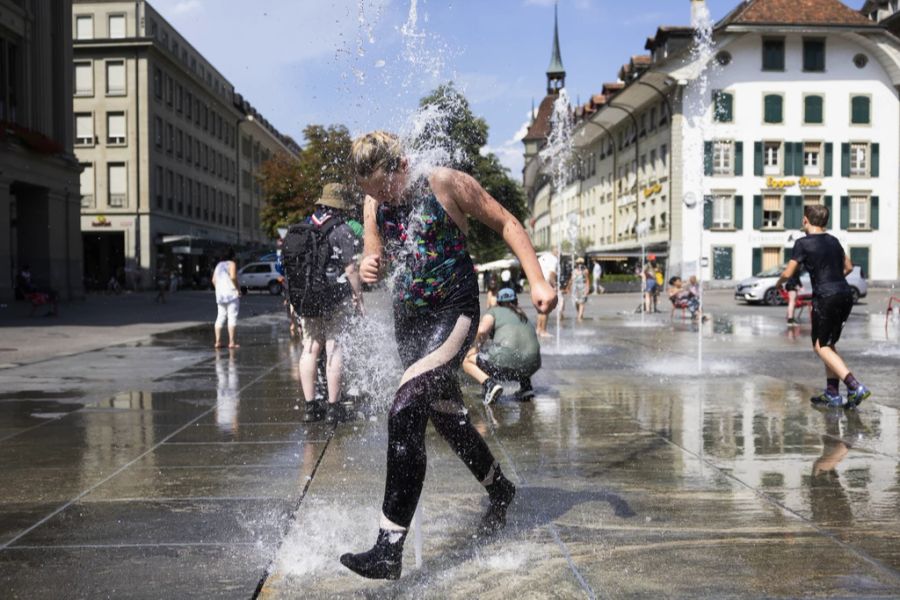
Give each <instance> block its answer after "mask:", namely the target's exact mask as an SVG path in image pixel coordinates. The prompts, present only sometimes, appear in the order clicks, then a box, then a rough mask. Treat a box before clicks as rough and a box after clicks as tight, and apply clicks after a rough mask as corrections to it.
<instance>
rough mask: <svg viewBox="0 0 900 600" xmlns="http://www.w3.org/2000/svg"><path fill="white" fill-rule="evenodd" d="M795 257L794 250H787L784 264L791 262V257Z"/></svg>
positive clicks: (784, 255)
mask: <svg viewBox="0 0 900 600" xmlns="http://www.w3.org/2000/svg"><path fill="white" fill-rule="evenodd" d="M793 255H794V249H793V248H785V249H784V253H783V254H782V256H783V257H784V262H787V261H789V260H791V256H793Z"/></svg>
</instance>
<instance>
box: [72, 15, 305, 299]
mask: <svg viewBox="0 0 900 600" xmlns="http://www.w3.org/2000/svg"><path fill="white" fill-rule="evenodd" d="M72 27H73V37H74V49H75V50H74V74H75V101H74V123H75V153H76V155H77V157H78V160H79V162H80V163H81V165H82V168H83V171H82V176H81V192H82V204H81V230H82V233H83V244H84V256H85V277H86V281H87V282H89V284H90V285H94V286H98V287H104V286H105V285H106V282H107V281H108V280H109V279H110V278H111V277H117V278H118V279H119V280H120V282H121V283H123V284H125V285H127V286H129V287H135V288H145V287H148V286H150V285H152V282H153V280H154V279H155V278H156V277H157V275H158V274H159V273H160V272H162V271H168V272H176V273H177V274H178V275H179V276H180V277H181V279H182V282H183V284H190V283H191V282H192V281H200V280H201V279H202V278H204V277H206V276H207V275H208V272H209V269H210V266H211V264H210V263H211V262H212V261H213V260H214V258H215V257H216V256H217V255H219V254H221V253H222V252H223V251H225V250H226V249H227V248H229V247H233V248H235V250H237V251H239V252H240V251H250V250H252V249H254V248H261V247H263V246H264V245H265V242H266V240H265V238H264V236H263V235H262V232H261V231H260V229H259V202H260V199H259V194H258V193H257V194H253V193H252V192H253V191H254V188H255V187H256V186H255V185H254V180H252V179H250V180H249V181H248V182H247V183H245V182H243V181H242V175H243V173H245V172H248V173H250V176H251V178H252V177H253V175H255V173H256V169H257V168H258V164H259V162H258V161H259V160H263V156H264V155H263V153H262V150H263V148H265V149H266V150H267V151H268V152H269V153H271V152H273V151H276V150H278V151H284V152H289V153H296V152H297V151H298V148H297V146H296V144H295V143H294V142H293V141H292V140H290V138H287V137H286V136H283V135H281V134H280V133H278V131H277V130H275V128H274V127H272V126H271V125H269V124H268V122H266V121H265V119H263V118H262V117H261V116H259V115H258V113H256V111H254V110H253V109H252V107H250V106H249V104H247V103H246V102H244V101H243V99H242V98H241V97H240V96H239V95H237V94H235V91H234V86H233V85H232V84H231V83H230V82H229V81H228V80H227V79H226V78H225V76H224V75H223V74H222V73H221V72H219V71H218V70H217V69H216V68H215V67H213V66H212V65H211V64H210V63H209V61H207V60H206V59H205V58H204V57H203V56H202V55H201V54H200V53H199V52H197V50H196V49H195V48H194V47H193V46H191V44H190V43H189V42H188V41H187V40H186V39H184V38H183V37H182V36H181V35H180V34H179V33H178V32H177V31H176V30H175V29H174V28H173V27H172V26H171V25H170V24H169V23H168V22H166V20H165V19H163V17H162V16H161V15H160V14H159V13H158V12H156V10H154V8H153V7H152V6H151V5H150V4H149V3H147V2H144V1H137V2H124V1H98V0H93V1H82V0H75V2H74V4H73V18H72ZM243 139H248V140H249V141H250V154H249V156H248V155H247V153H245V152H242V150H243V148H242V144H241V141H242V140H243ZM253 148H258V149H259V151H258V152H257V162H256V163H255V164H254V160H253V159H254V156H253ZM248 184H249V186H250V192H251V193H249V194H248V193H247V190H246V188H245V186H246V185H248Z"/></svg>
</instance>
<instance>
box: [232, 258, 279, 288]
mask: <svg viewBox="0 0 900 600" xmlns="http://www.w3.org/2000/svg"><path fill="white" fill-rule="evenodd" d="M281 282H282V278H281V274H280V273H279V272H278V271H277V270H276V269H275V263H274V262H255V263H250V264H249V265H246V266H244V267H242V268H241V270H240V271H238V285H239V286H240V288H241V294H246V293H247V290H268V291H269V293H270V294H272V295H273V296H277V295H278V294H280V293H281V289H282V284H281Z"/></svg>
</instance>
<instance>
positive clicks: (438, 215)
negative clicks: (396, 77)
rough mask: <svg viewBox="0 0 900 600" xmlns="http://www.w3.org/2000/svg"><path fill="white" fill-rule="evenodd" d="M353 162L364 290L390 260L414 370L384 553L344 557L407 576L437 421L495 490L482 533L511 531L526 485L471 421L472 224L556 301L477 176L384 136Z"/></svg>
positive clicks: (395, 460)
mask: <svg viewBox="0 0 900 600" xmlns="http://www.w3.org/2000/svg"><path fill="white" fill-rule="evenodd" d="M351 160H352V162H353V165H354V170H355V175H356V178H357V181H358V182H359V184H360V186H361V187H362V189H363V191H365V193H366V195H367V196H366V200H365V211H364V216H365V218H364V226H365V250H364V256H363V259H362V261H361V263H360V272H361V275H362V279H363V281H364V282H366V283H369V284H374V283H376V282H377V281H379V280H380V279H381V278H382V276H383V275H384V271H385V269H384V267H385V266H387V265H386V264H385V263H386V262H387V261H388V260H390V262H391V267H392V269H391V271H392V273H391V277H390V280H391V282H392V296H393V309H394V332H395V335H396V337H397V346H398V350H399V352H400V358H401V360H402V362H403V365H404V367H405V368H406V371H405V372H404V374H403V377H402V378H401V380H400V387H399V389H398V390H397V394H396V396H395V399H394V403H393V405H392V406H391V410H390V414H389V417H388V448H387V475H386V481H385V492H384V501H383V503H382V509H381V510H382V516H381V522H380V524H379V532H378V538H377V541H376V542H375V545H374V547H373V548H372V549H371V550H368V551H366V552H361V553H358V554H352V553H347V554H344V555H343V556H341V559H340V560H341V563H342V564H343V565H344V566H345V567H347V568H348V569H350V570H352V571H353V572H355V573H357V574H359V575H362V576H363V577H368V578H371V579H397V578H399V577H400V571H401V565H402V554H403V543H404V541H405V539H406V533H407V531H408V528H409V526H410V523H411V522H412V518H413V515H414V513H415V510H416V506H417V505H418V502H419V496H420V494H421V492H422V485H423V483H424V480H425V471H426V457H425V428H426V426H427V424H428V421H431V422H432V424H433V425H434V428H435V429H436V430H437V432H438V433H439V434H440V435H441V436H442V437H443V438H444V440H446V441H447V443H448V444H450V446H451V447H452V448H453V450H454V451H455V452H456V454H457V456H459V457H460V459H462V461H463V462H464V463H465V464H466V466H467V467H468V468H469V471H470V472H471V473H472V474H473V475H474V476H475V478H476V479H477V480H478V481H479V482H480V483H481V485H482V486H484V488H485V490H486V491H487V493H488V497H489V507H488V510H487V512H486V513H485V514H484V515H483V517H482V520H481V526H480V529H481V531H482V533H484V534H486V535H487V534H490V533H493V532H496V531H497V530H499V529H501V528H502V527H503V526H504V525H505V523H506V511H507V508H508V507H509V504H510V502H512V499H513V497H514V496H515V490H516V488H515V486H514V485H513V483H512V482H511V481H509V480H508V479H507V478H506V477H504V475H503V473H502V471H501V470H500V463H499V462H497V460H496V459H495V458H494V455H493V454H492V453H491V451H490V449H489V448H488V445H487V444H486V443H485V441H484V439H483V438H482V437H481V435H479V433H478V431H477V430H476V429H475V427H474V426H473V425H472V422H471V421H470V420H469V417H468V414H467V411H466V408H465V405H464V404H463V398H462V391H461V389H460V387H459V380H458V379H457V376H456V370H457V369H458V368H459V366H460V364H461V363H462V360H463V357H464V356H465V354H466V353H467V352H468V351H469V348H470V347H471V346H472V342H473V340H474V338H475V334H476V331H477V326H478V322H479V312H480V307H479V293H478V281H477V277H476V274H475V268H474V264H473V263H472V259H471V257H470V256H469V253H468V250H467V249H466V237H467V232H468V220H467V217H469V216H471V217H472V218H474V219H476V220H478V221H480V222H482V223H485V224H486V225H488V226H489V227H490V228H491V229H493V230H494V231H496V232H497V233H498V234H501V235H502V236H503V239H504V240H505V242H506V243H507V244H508V245H509V247H510V248H511V249H512V251H513V253H514V254H515V255H516V257H517V258H518V259H519V263H520V264H521V266H522V269H523V270H524V271H525V274H526V276H527V277H528V280H529V282H530V284H531V298H532V301H533V302H534V305H535V307H536V308H537V310H538V312H539V313H545V312H549V311H550V310H552V309H553V307H554V305H555V304H556V293H555V291H554V290H553V288H552V287H551V286H550V285H549V284H548V283H547V282H546V281H545V280H544V277H543V275H542V274H541V268H540V265H539V264H538V259H537V256H535V252H534V249H533V248H532V246H531V242H530V241H529V239H528V235H527V234H526V233H525V229H524V228H523V227H522V224H521V223H520V222H519V221H518V219H516V218H515V217H514V216H513V215H511V214H510V213H509V211H507V210H506V209H504V208H503V207H502V206H501V205H500V204H499V203H498V202H497V201H496V200H495V199H494V198H492V197H491V196H490V195H489V194H488V193H487V192H486V191H485V190H484V188H482V187H481V185H480V184H479V183H478V182H477V181H475V179H473V178H472V177H471V176H469V175H466V174H465V173H462V172H460V171H455V170H453V169H447V168H440V167H434V168H430V169H428V171H427V172H425V173H423V174H422V175H421V176H416V175H415V171H414V170H413V169H412V168H411V166H410V164H409V163H408V160H407V158H406V156H405V152H404V150H403V147H402V146H401V143H400V140H399V139H398V138H397V137H396V136H395V135H393V134H390V133H386V132H381V131H377V132H373V133H369V134H366V135H363V136H361V137H360V138H358V139H356V140H355V141H354V142H353V147H352V151H351Z"/></svg>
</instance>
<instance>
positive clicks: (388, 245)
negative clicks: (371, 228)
mask: <svg viewBox="0 0 900 600" xmlns="http://www.w3.org/2000/svg"><path fill="white" fill-rule="evenodd" d="M377 217H378V228H379V230H380V232H381V237H382V240H384V244H385V251H386V254H387V256H388V258H389V260H390V261H391V263H392V273H391V280H392V283H393V285H392V287H393V297H394V307H395V309H401V310H404V311H405V312H407V313H408V314H409V313H413V314H414V313H421V312H427V311H430V310H435V309H440V308H444V307H447V306H451V305H456V304H458V303H463V304H470V303H473V302H474V303H475V305H476V306H477V302H478V282H477V278H476V275H475V266H474V265H473V264H472V259H471V258H470V257H469V253H468V251H467V250H466V236H465V234H464V233H463V232H462V231H461V230H460V228H459V227H458V226H457V225H456V223H455V222H454V221H453V219H452V218H451V217H450V215H448V214H447V211H445V210H444V207H443V206H441V203H440V202H439V201H438V199H437V198H436V197H435V196H434V194H433V193H430V192H429V193H428V195H427V196H425V197H423V198H422V199H421V200H418V201H415V202H412V203H410V204H407V205H385V204H383V205H381V206H380V207H379V209H378V215H377Z"/></svg>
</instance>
